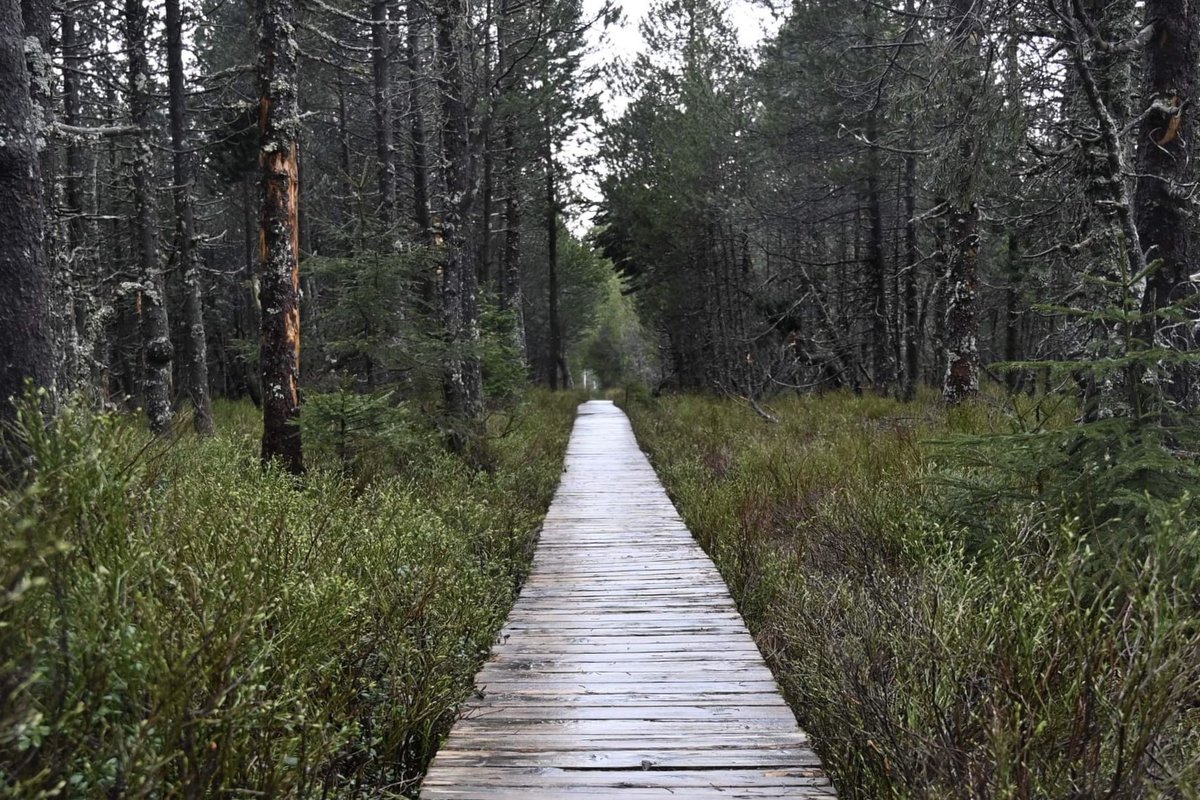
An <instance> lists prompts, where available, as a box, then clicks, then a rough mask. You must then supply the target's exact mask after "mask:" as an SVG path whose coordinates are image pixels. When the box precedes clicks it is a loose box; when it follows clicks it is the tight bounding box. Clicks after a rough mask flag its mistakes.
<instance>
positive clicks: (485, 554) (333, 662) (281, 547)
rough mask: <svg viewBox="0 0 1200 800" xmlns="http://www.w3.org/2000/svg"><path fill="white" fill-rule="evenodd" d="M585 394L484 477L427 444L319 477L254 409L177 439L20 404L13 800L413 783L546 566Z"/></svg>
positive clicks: (13, 504) (6, 736)
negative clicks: (523, 587) (401, 458)
mask: <svg viewBox="0 0 1200 800" xmlns="http://www.w3.org/2000/svg"><path fill="white" fill-rule="evenodd" d="M576 401H577V398H575V397H574V396H571V395H557V396H551V395H549V394H535V395H534V396H533V399H532V401H531V402H529V403H527V404H525V405H524V406H522V407H521V408H519V409H518V410H516V411H514V412H513V413H512V414H511V415H510V416H508V417H506V418H504V419H497V420H494V421H493V422H494V427H495V428H496V430H495V434H496V435H495V437H494V438H493V440H492V441H491V442H489V447H490V449H491V452H492V453H493V454H494V456H495V460H496V468H495V469H494V470H492V471H490V472H483V471H479V470H476V469H472V468H469V467H467V466H465V465H464V464H463V463H462V462H461V461H459V460H457V459H455V458H453V457H452V456H449V455H447V454H445V453H444V452H442V450H441V449H440V445H439V444H438V443H437V442H436V438H435V437H427V439H426V440H422V441H427V444H426V445H425V449H424V450H423V451H422V452H421V453H420V454H419V463H420V468H419V469H415V468H411V464H409V465H408V467H406V468H404V469H396V470H393V471H392V472H391V473H383V472H381V473H377V474H375V475H374V476H371V477H368V478H367V479H364V478H363V476H362V475H361V474H359V475H357V476H353V477H352V476H350V475H348V473H347V470H345V469H344V468H343V466H344V465H343V464H341V463H339V462H338V460H337V458H336V457H335V456H331V457H330V458H329V459H328V460H327V461H326V462H324V463H316V464H315V465H314V466H313V468H312V469H310V471H309V473H308V474H307V475H306V476H305V478H304V479H303V483H302V485H300V486H297V484H296V483H295V481H294V479H293V478H291V477H290V476H287V475H285V474H282V473H280V472H277V471H275V470H267V471H265V472H264V471H263V470H262V468H261V467H260V465H259V463H258V459H257V449H258V448H257V427H256V421H255V417H254V416H253V415H252V414H250V413H247V412H246V410H245V409H244V408H242V407H240V406H230V405H225V406H222V407H219V408H218V416H219V424H218V428H219V430H220V431H221V433H220V435H218V436H216V437H213V438H210V439H198V438H195V437H193V436H191V435H180V436H178V437H175V438H170V439H164V440H155V439H152V438H150V437H149V436H148V435H146V434H144V433H143V432H142V431H141V428H140V426H139V425H137V424H136V423H134V422H131V421H130V420H127V419H123V418H120V417H115V416H105V415H96V414H94V413H91V412H87V411H83V410H79V409H67V410H65V411H64V412H63V413H62V414H61V415H60V416H59V417H57V418H56V419H55V420H54V421H53V422H51V423H46V422H45V421H44V420H42V419H41V418H40V417H39V416H38V415H37V414H36V412H34V411H32V410H27V411H26V414H25V416H24V418H23V424H22V426H21V431H20V434H21V436H22V437H23V438H24V439H25V444H24V452H26V453H27V454H28V458H29V466H28V473H27V479H26V480H25V482H24V483H23V485H22V486H21V487H20V488H19V489H16V490H10V491H7V492H5V493H4V494H3V495H0V528H2V530H0V581H2V584H0V796H4V797H14V798H16V797H20V798H35V797H105V796H108V797H117V796H120V797H208V796H222V797H224V796H271V797H367V796H370V797H389V796H401V795H403V794H405V793H406V792H409V791H410V790H411V789H412V788H413V787H414V785H415V782H416V780H417V779H418V778H419V776H420V774H421V772H422V771H423V769H424V767H425V765H426V762H427V761H428V759H429V758H430V756H431V755H432V752H433V750H434V748H435V747H436V744H437V741H438V738H439V736H441V735H442V734H443V733H444V732H445V731H446V730H447V729H448V726H449V724H450V723H451V722H452V720H453V719H454V714H455V707H456V705H457V704H458V703H459V702H460V701H461V700H462V699H463V698H464V696H465V695H466V694H467V692H468V691H469V690H470V686H471V678H472V676H473V675H474V673H475V671H476V670H477V668H478V666H479V664H480V662H481V660H482V658H483V657H484V656H485V654H486V652H487V650H488V648H489V646H490V644H491V642H492V639H493V637H494V635H495V632H496V631H497V629H498V628H499V626H500V624H501V623H502V621H503V619H504V617H505V615H506V614H507V612H508V609H509V607H510V605H511V603H512V601H513V599H514V597H515V592H516V590H517V588H518V586H519V585H520V582H521V580H522V578H523V576H524V574H525V572H526V570H527V568H528V561H529V554H530V551H531V545H532V542H533V537H534V535H535V532H536V528H537V525H538V521H539V519H540V516H541V515H542V514H543V513H544V511H545V509H546V506H547V505H548V502H549V499H550V496H551V494H552V492H553V489H554V487H555V485H556V482H557V478H558V474H559V470H560V465H561V459H562V454H563V451H564V448H565V444H566V438H567V434H568V432H569V426H570V422H571V419H572V411H573V409H574V406H575V403H576ZM501 434H502V435H501ZM417 441H418V440H416V439H413V438H411V437H410V438H408V439H406V441H405V447H406V448H408V450H410V451H411V449H412V448H413V447H415V446H416V445H415V444H414V442H417ZM331 449H332V450H333V451H334V452H335V453H336V450H337V442H334V443H333V446H332V448H331ZM319 450H320V448H318V452H319ZM415 458H416V456H414V459H415ZM373 463H374V462H373Z"/></svg>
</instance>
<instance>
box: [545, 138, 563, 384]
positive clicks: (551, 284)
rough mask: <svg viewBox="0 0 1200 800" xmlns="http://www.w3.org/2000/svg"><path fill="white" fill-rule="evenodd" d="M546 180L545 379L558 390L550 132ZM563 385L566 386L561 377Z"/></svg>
mask: <svg viewBox="0 0 1200 800" xmlns="http://www.w3.org/2000/svg"><path fill="white" fill-rule="evenodd" d="M544 167H545V179H546V269H547V273H546V274H547V279H546V286H547V292H548V301H549V324H550V338H549V347H548V348H547V349H546V380H547V382H548V383H549V384H550V388H551V389H558V387H559V385H560V383H559V380H560V372H562V371H565V369H564V366H565V365H564V361H565V358H564V354H563V336H562V319H561V317H560V316H559V311H558V300H559V297H558V185H557V181H556V178H555V174H554V149H553V145H552V144H551V142H550V132H549V131H547V132H546V144H545V164H544ZM561 385H562V387H563V388H564V389H565V388H566V387H567V381H566V377H565V376H562V384H561Z"/></svg>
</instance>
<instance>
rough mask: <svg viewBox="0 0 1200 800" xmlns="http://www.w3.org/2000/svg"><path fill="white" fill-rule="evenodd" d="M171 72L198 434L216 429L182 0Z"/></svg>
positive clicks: (170, 16) (178, 241)
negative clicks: (194, 192) (190, 135)
mask: <svg viewBox="0 0 1200 800" xmlns="http://www.w3.org/2000/svg"><path fill="white" fill-rule="evenodd" d="M165 9H166V17H167V19H166V22H167V75H168V83H169V97H168V103H169V106H170V108H169V112H170V114H169V116H170V123H171V167H172V177H173V180H174V186H172V198H173V201H174V205H175V260H176V263H177V265H178V266H179V268H180V271H181V273H182V275H183V320H184V324H185V325H186V327H187V336H186V337H185V341H186V342H187V363H186V364H185V365H184V374H185V375H186V377H187V392H188V397H189V398H190V399H191V401H192V411H193V414H194V416H193V424H194V425H195V428H196V432H197V433H200V434H210V433H212V432H213V417H212V400H211V399H210V397H209V393H208V341H207V337H206V336H205V330H204V300H203V295H202V293H201V287H200V259H199V258H198V254H197V253H196V242H195V235H196V234H195V227H196V226H195V212H194V211H193V208H192V185H193V183H194V181H193V177H192V176H193V169H192V156H191V153H190V152H189V148H188V135H187V130H188V128H187V125H188V121H187V85H186V82H185V81H186V78H185V76H184V72H183V14H182V13H181V11H180V8H179V0H166V5H165Z"/></svg>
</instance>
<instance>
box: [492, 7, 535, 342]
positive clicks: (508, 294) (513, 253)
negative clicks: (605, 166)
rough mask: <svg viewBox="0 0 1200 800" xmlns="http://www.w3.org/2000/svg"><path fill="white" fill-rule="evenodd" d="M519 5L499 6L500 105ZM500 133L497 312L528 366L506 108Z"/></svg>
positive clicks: (517, 170) (512, 139) (513, 123)
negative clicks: (506, 319)
mask: <svg viewBox="0 0 1200 800" xmlns="http://www.w3.org/2000/svg"><path fill="white" fill-rule="evenodd" d="M517 5H518V4H517V3H516V2H515V0H502V1H501V4H500V25H501V28H500V35H499V39H498V53H497V58H498V61H499V66H500V73H501V76H502V79H501V89H500V91H501V103H502V104H503V102H504V98H505V96H506V95H507V94H508V93H509V92H510V91H512V88H513V77H512V75H511V71H512V70H513V69H514V64H513V59H514V54H513V43H512V39H513V38H514V37H515V36H516V30H515V27H516V26H515V24H514V16H515V13H516V11H515V8H516V6H517ZM500 126H501V129H502V131H503V140H504V158H503V175H504V181H505V190H504V191H505V197H504V247H503V248H502V250H501V261H500V267H499V273H500V274H499V276H498V278H499V284H500V308H501V309H503V310H505V311H507V312H508V313H509V314H510V315H511V317H512V324H513V347H514V349H515V350H516V352H517V353H518V354H519V355H520V359H521V363H522V364H526V363H528V349H527V346H526V342H525V298H524V296H523V294H522V288H521V197H520V192H521V186H520V177H521V158H520V154H519V153H518V152H517V120H516V119H515V118H514V116H513V113H512V111H511V109H508V108H505V110H504V112H503V118H502V120H501V123H500Z"/></svg>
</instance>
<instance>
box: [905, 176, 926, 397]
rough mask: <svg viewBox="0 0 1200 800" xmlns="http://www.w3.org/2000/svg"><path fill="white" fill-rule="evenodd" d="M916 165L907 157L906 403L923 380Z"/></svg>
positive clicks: (914, 394) (913, 395) (915, 393)
mask: <svg viewBox="0 0 1200 800" xmlns="http://www.w3.org/2000/svg"><path fill="white" fill-rule="evenodd" d="M920 260H921V256H920V252H919V251H918V248H917V161H916V158H915V157H914V156H912V155H907V156H905V157H904V334H905V341H904V362H905V363H904V399H905V400H910V401H911V400H912V399H913V398H915V397H916V396H917V382H918V381H919V380H920V379H921V339H922V338H923V337H922V336H921V304H920V299H919V298H918V295H917V264H918V263H919V262H920Z"/></svg>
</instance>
